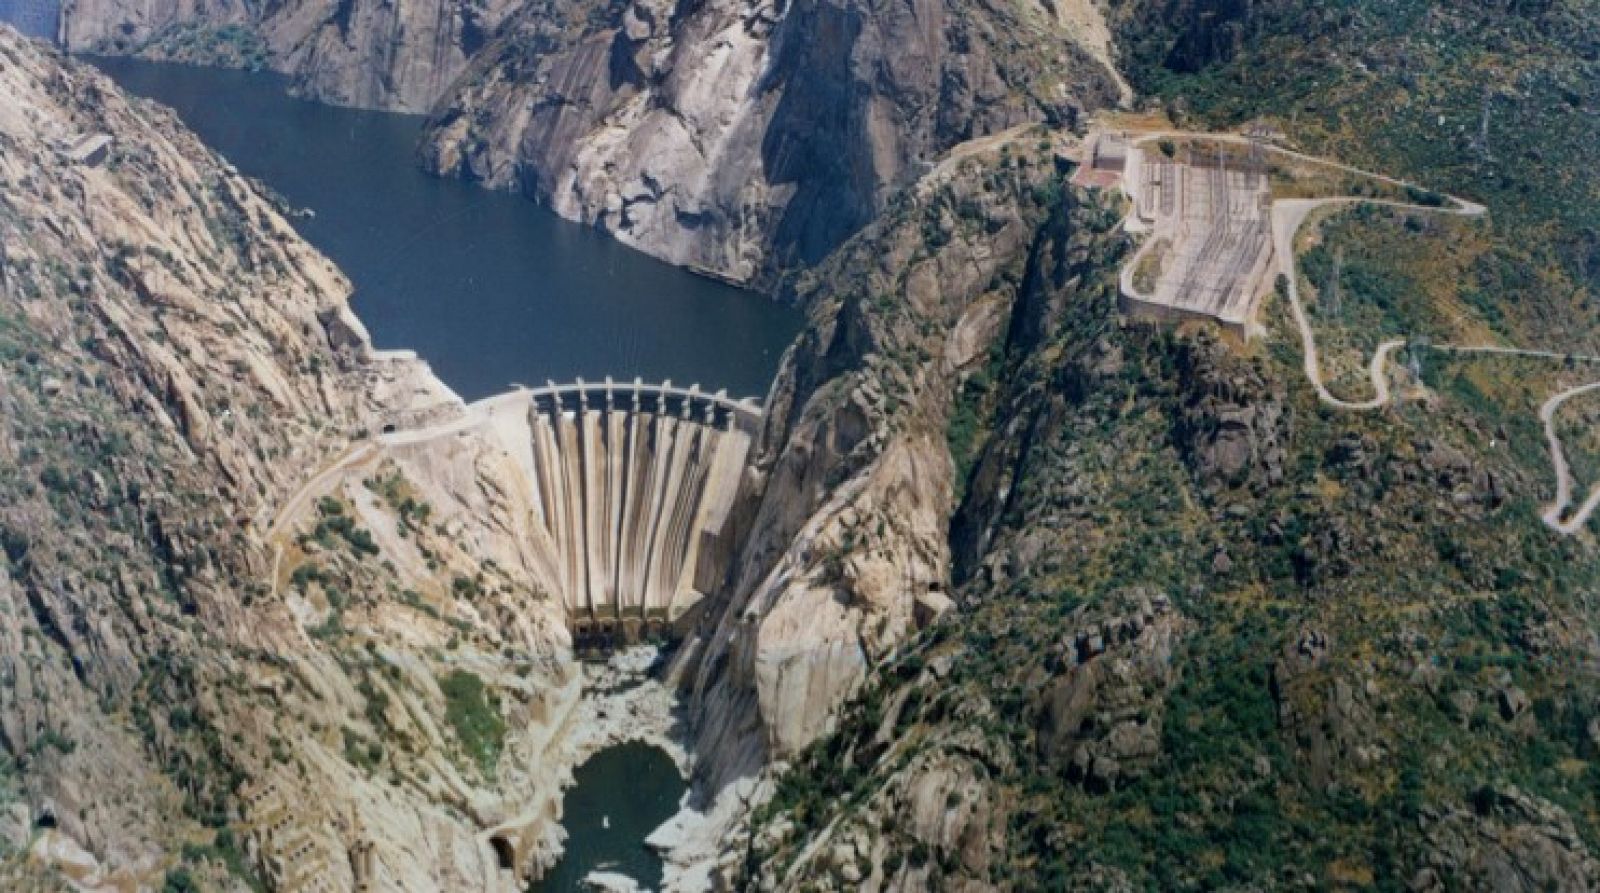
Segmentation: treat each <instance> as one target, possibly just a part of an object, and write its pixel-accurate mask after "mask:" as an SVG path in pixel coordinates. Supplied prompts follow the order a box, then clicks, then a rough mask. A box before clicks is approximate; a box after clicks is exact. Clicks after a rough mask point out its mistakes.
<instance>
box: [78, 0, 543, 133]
mask: <svg viewBox="0 0 1600 893" xmlns="http://www.w3.org/2000/svg"><path fill="white" fill-rule="evenodd" d="M516 6H517V4H516V3H513V2H510V0H430V2H425V3H406V4H397V3H383V2H377V0H349V2H333V0H291V2H288V3H267V4H237V3H230V2H226V0H223V2H212V0H201V2H198V3H175V2H170V0H69V2H67V3H65V4H64V6H63V9H62V14H61V28H60V39H61V43H62V45H63V46H65V47H66V48H67V49H69V50H72V51H75V52H92V53H114V54H131V55H138V56H142V57H145V58H149V59H160V60H170V61H176V62H188V63H193V64H200V65H222V66H227V67H248V68H262V67H266V68H271V69H273V70H276V71H281V72H283V73H285V74H287V75H289V76H290V78H291V79H292V81H293V84H294V89H295V91H296V92H297V93H300V94H301V95H304V96H306V97H309V98H311V99H316V100H319V101H321V102H329V103H333V104H335V105H353V106H360V107H363V108H381V109H393V110H395V111H406V112H425V111H427V110H428V109H429V108H430V107H432V105H433V104H434V103H435V102H436V101H437V100H438V99H439V97H440V96H442V95H443V94H444V93H445V91H446V90H447V88H449V86H450V84H451V83H452V82H453V81H454V80H455V78H456V77H457V76H458V75H459V74H460V73H461V72H462V71H463V70H464V69H465V68H466V66H467V63H468V61H469V60H470V59H471V58H472V56H473V54H474V53H476V52H477V50H478V48H479V47H481V46H483V45H484V43H485V42H486V41H487V39H488V36H489V35H490V34H491V33H493V31H494V30H495V28H497V27H498V26H499V24H500V22H501V20H502V19H503V18H504V17H505V16H506V14H507V13H508V12H509V11H510V10H512V9H514V8H515V7H516Z"/></svg>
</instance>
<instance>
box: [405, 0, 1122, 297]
mask: <svg viewBox="0 0 1600 893" xmlns="http://www.w3.org/2000/svg"><path fill="white" fill-rule="evenodd" d="M1052 8H1053V7H1052ZM617 9H618V10H619V11H618V12H616V13H615V15H614V16H613V17H612V18H610V19H608V20H605V21H600V22H592V21H591V22H585V23H582V24H577V25H575V24H574V23H573V22H571V21H570V20H568V21H564V22H563V23H562V24H560V25H553V24H551V21H550V18H551V16H550V15H548V14H547V11H544V10H540V11H537V12H536V11H534V10H533V9H532V8H531V7H530V8H526V9H524V10H523V11H521V12H519V13H517V14H515V15H513V16H511V17H510V18H509V19H508V21H507V25H506V26H505V28H504V29H503V30H502V31H501V32H500V34H499V35H498V36H497V38H496V40H495V42H494V44H493V45H492V46H490V47H488V48H486V49H485V50H484V51H483V53H482V55H481V57H480V59H479V60H478V63H477V64H475V65H474V67H473V71H472V73H471V74H470V76H469V77H467V78H465V79H464V80H463V82H462V84H461V86H460V89H459V90H457V91H456V92H455V94H454V95H453V96H452V97H451V98H450V99H449V100H448V101H447V102H446V103H445V104H444V105H443V107H442V108H441V110H440V112H439V113H438V115H437V116H436V119H435V122H434V126H433V130H432V132H431V134H430V137H429V140H428V145H427V146H426V147H425V149H424V154H425V159H426V163H427V165H428V166H429V167H430V168H432V169H433V170H436V171H438V172H441V173H451V174H456V175H460V176H463V177H467V178H470V179H474V180H479V181H482V182H484V183H486V184H488V185H491V186H495V187H499V188H518V189H522V190H523V191H525V192H528V193H530V194H532V195H534V196H536V197H537V198H539V199H540V200H542V201H545V202H547V203H549V205H550V206H551V207H553V208H554V209H555V210H556V211H557V212H559V213H560V214H562V215H563V216H565V217H568V218H570V219H573V220H578V221H582V222H584V223H589V224H593V225H596V226H599V227H601V228H603V229H606V230H607V231H609V232H611V233H613V234H614V235H616V237H617V238H618V239H620V240H622V241H624V242H626V243H628V244H630V245H633V246H635V247H638V248H640V249H642V250H644V251H646V252H648V253H650V254H654V255H656V256H658V257H661V258H663V259H666V260H668V261H671V262H673V263H677V264H682V265H685V266H689V267H692V268H695V269H700V270H703V271H705V272H708V273H712V274H715V275H717V276H721V277H725V278H728V279H732V280H735V281H739V282H748V281H752V280H756V279H759V278H761V277H762V276H764V275H765V274H768V273H771V272H773V271H774V270H778V269H787V268H791V267H794V266H797V265H804V264H810V263H815V262H816V261H818V260H820V259H821V258H822V257H823V256H825V255H826V254H827V252H828V251H830V250H832V249H833V248H835V247H836V246H838V245H839V244H840V243H841V242H843V241H844V239H845V238H847V237H848V236H849V235H850V234H852V233H854V232H855V231H857V230H858V229H859V228H860V227H862V226H864V225H865V224H866V223H867V222H868V221H869V220H871V219H872V217H873V216H875V214H876V213H877V212H878V211H879V210H880V209H881V207H882V205H883V202H884V201H885V200H886V199H887V197H888V196H889V195H890V194H891V193H892V192H893V191H894V190H895V189H897V188H898V187H900V186H903V185H905V184H907V183H909V182H911V181H912V180H914V179H916V178H917V177H918V176H920V175H921V173H923V172H924V170H925V169H926V168H927V166H928V165H930V164H932V163H933V162H935V161H937V160H938V158H939V157H940V156H942V155H943V154H944V153H945V152H946V151H947V150H949V149H950V148H951V147H952V146H954V145H956V144H957V143H960V142H962V141H964V140H967V139H969V138H972V137H976V136H982V135H985V134H993V133H999V132H1001V131H1004V130H1006V129H1008V128H1011V127H1014V126H1016V125H1018V124H1022V123H1025V122H1032V121H1040V120H1052V121H1055V122H1057V123H1061V124H1066V123H1070V122H1071V121H1072V120H1075V119H1076V117H1077V116H1078V115H1079V114H1080V113H1081V112H1082V111H1084V110H1087V109H1093V108H1097V107H1101V106H1105V105H1108V104H1112V103H1115V102H1117V101H1118V100H1119V98H1121V97H1122V95H1123V89H1124V88H1123V87H1122V85H1121V84H1120V81H1119V80H1118V79H1117V78H1116V76H1115V75H1114V73H1113V72H1112V70H1111V69H1110V68H1109V66H1108V64H1107V62H1106V57H1105V46H1104V43H1103V41H1102V42H1100V43H1096V42H1095V41H1096V40H1100V39H1101V38H1102V37H1103V31H1104V23H1103V22H1101V21H1100V20H1099V19H1098V13H1097V11H1096V8H1095V7H1094V6H1093V5H1092V4H1073V5H1072V6H1071V9H1073V10H1076V17H1075V18H1071V19H1068V18H1058V17H1057V16H1056V15H1054V14H1046V9H1045V7H1043V6H1035V5H1033V4H1031V3H1028V4H1018V5H1015V6H1013V5H1003V6H987V5H974V4H966V3H957V2H954V0H914V2H910V3H906V4H896V5H881V4H869V3H866V2H862V0H846V2H825V0H797V2H792V3H778V2H774V0H706V2H704V3H698V4H695V5H693V6H691V7H679V6H675V5H674V4H671V3H666V2H663V0H637V2H634V3H632V4H630V5H627V6H622V7H617ZM1085 22H1099V23H1100V26H1101V31H1100V32H1094V31H1093V29H1092V28H1088V27H1086V26H1085V24H1084V23H1085ZM1002 35H1006V37H1002ZM1011 37H1015V38H1016V40H1014V41H1013V40H1011V39H1010V38H1011ZM1023 85H1027V86H1026V87H1024V86H1023Z"/></svg>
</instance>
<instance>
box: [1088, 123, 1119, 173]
mask: <svg viewBox="0 0 1600 893" xmlns="http://www.w3.org/2000/svg"><path fill="white" fill-rule="evenodd" d="M1089 166H1090V167H1092V168H1094V169H1095V170H1097V171H1112V172H1115V173H1119V174H1120V173H1122V172H1123V171H1124V170H1125V169H1126V168H1127V166H1128V143H1127V141H1126V140H1124V139H1122V137H1119V136H1112V135H1111V134H1109V133H1108V134H1102V135H1101V137H1100V138H1099V139H1097V140H1095V143H1094V159H1093V160H1092V161H1091V162H1090V163H1089Z"/></svg>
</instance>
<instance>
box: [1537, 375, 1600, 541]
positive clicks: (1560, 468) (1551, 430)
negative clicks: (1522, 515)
mask: <svg viewBox="0 0 1600 893" xmlns="http://www.w3.org/2000/svg"><path fill="white" fill-rule="evenodd" d="M1593 391H1600V381H1596V382H1591V383H1590V384H1586V385H1579V386H1578V387H1575V388H1569V389H1567V390H1565V391H1562V392H1561V393H1559V394H1557V395H1555V396H1554V397H1551V398H1550V399H1549V400H1546V401H1544V405H1542V406H1540V407H1539V421H1541V422H1543V423H1544V437H1545V441H1546V442H1548V443H1549V444H1550V464H1551V465H1552V466H1554V468H1555V471H1556V498H1555V501H1553V502H1551V503H1550V504H1549V505H1547V506H1545V510H1544V514H1543V515H1540V516H1539V517H1540V519H1541V520H1543V521H1544V523H1545V525H1546V526H1548V527H1549V528H1550V529H1551V530H1554V531H1556V532H1558V533H1564V534H1567V535H1571V534H1574V533H1577V532H1578V531H1579V530H1580V529H1582V528H1583V526H1584V525H1585V524H1587V523H1588V521H1589V516H1590V515H1592V514H1594V510H1595V509H1596V508H1597V507H1600V482H1597V483H1595V484H1594V485H1592V486H1591V487H1590V488H1589V496H1588V498H1587V499H1585V500H1584V501H1583V504H1582V505H1580V506H1578V510H1577V511H1576V512H1573V513H1572V516H1571V517H1569V518H1566V519H1565V520H1563V519H1562V515H1563V514H1564V513H1565V512H1566V510H1567V508H1568V506H1570V505H1571V504H1572V490H1573V481H1572V469H1571V468H1569V467H1568V466H1567V454H1566V451H1565V450H1564V449H1562V446H1561V435H1559V434H1557V433H1556V412H1557V411H1559V410H1560V409H1561V405H1562V404H1563V403H1566V402H1567V401H1568V400H1571V399H1572V398H1573V397H1578V396H1581V395H1583V394H1587V393H1590V392H1593Z"/></svg>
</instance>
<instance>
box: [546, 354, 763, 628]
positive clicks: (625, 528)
mask: <svg viewBox="0 0 1600 893" xmlns="http://www.w3.org/2000/svg"><path fill="white" fill-rule="evenodd" d="M526 394H527V398H528V401H529V402H528V415H527V418H528V433H529V437H528V444H529V449H530V450H531V456H530V457H529V458H530V459H531V462H530V463H529V465H530V469H529V470H530V476H531V478H532V487H533V490H534V493H533V497H534V498H533V500H532V505H533V515H534V518H533V520H534V522H535V523H534V524H533V525H532V526H533V528H534V530H535V534H534V535H535V538H536V539H537V540H538V542H536V543H535V544H534V545H535V549H534V550H533V552H534V554H535V555H536V556H538V559H537V562H536V563H537V565H538V567H537V572H538V573H539V575H540V576H542V577H545V578H546V580H547V584H546V585H547V586H548V587H549V588H550V589H551V590H552V591H555V592H559V593H560V594H561V597H562V599H563V601H564V604H565V607H566V613H567V618H568V628H569V631H570V633H571V635H572V641H573V648H574V650H575V651H578V652H580V653H585V652H588V653H593V652H603V651H608V650H610V649H612V648H614V647H617V646H620V645H624V644H628V643H631V642H636V641H639V640H641V639H646V638H652V637H657V636H661V635H665V634H667V633H669V632H670V631H671V629H672V627H673V625H674V624H675V623H676V622H677V621H678V620H679V619H680V618H681V617H682V616H683V615H684V614H685V613H686V612H687V611H688V610H689V609H690V608H691V607H693V606H694V605H695V604H696V603H698V602H699V601H700V599H701V598H703V597H704V595H705V594H706V593H708V592H709V591H710V590H711V589H712V588H713V587H715V586H716V585H717V584H718V583H720V581H721V576H722V574H723V572H724V571H725V569H726V567H727V563H728V560H729V559H730V557H731V555H730V554H729V552H730V548H731V543H730V542H729V536H728V532H727V531H726V529H725V528H726V527H727V524H728V517H729V514H730V512H731V510H732V508H733V504H734V499H735V496H736V495H737V493H738V490H739V485H740V482H741V480H742V479H743V476H744V469H745V464H746V461H747V458H748V454H749V451H750V446H751V441H752V439H753V438H754V436H755V433H756V431H757V429H758V428H759V426H760V424H761V409H760V408H759V406H758V405H757V404H756V403H755V402H754V401H749V400H745V401H739V400H732V399H729V398H728V397H727V395H726V394H725V393H716V394H707V393H703V392H701V391H700V390H699V388H698V387H690V388H686V389H685V388H675V387H673V386H672V384H671V382H667V383H664V384H661V385H646V384H643V383H642V382H638V381H635V382H633V383H631V384H616V383H613V382H610V381H607V382H605V383H601V384H585V383H584V382H582V381H579V382H578V383H576V384H572V385H555V384H551V385H549V386H548V387H545V388H540V389H536V390H531V391H528V392H526Z"/></svg>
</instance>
